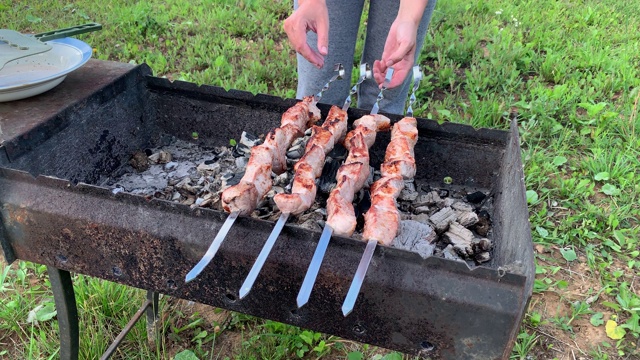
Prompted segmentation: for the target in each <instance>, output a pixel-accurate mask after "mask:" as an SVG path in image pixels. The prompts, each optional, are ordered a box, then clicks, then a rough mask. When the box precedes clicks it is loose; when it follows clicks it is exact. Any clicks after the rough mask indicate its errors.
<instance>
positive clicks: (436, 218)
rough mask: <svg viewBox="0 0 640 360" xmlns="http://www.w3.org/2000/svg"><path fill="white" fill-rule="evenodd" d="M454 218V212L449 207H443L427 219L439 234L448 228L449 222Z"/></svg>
mask: <svg viewBox="0 0 640 360" xmlns="http://www.w3.org/2000/svg"><path fill="white" fill-rule="evenodd" d="M455 220H456V213H455V211H453V209H452V208H450V207H445V208H443V209H441V210H440V211H438V212H436V213H435V214H433V215H431V217H430V218H429V221H431V224H433V227H434V228H435V229H436V231H437V232H438V233H439V234H440V233H442V232H444V231H446V230H447V229H448V228H449V224H450V223H451V222H453V221H455Z"/></svg>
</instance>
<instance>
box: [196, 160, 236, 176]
mask: <svg viewBox="0 0 640 360" xmlns="http://www.w3.org/2000/svg"><path fill="white" fill-rule="evenodd" d="M240 159H241V158H240ZM196 170H197V171H198V174H202V175H216V174H217V173H218V172H220V164H218V163H213V164H210V165H207V164H205V163H202V164H200V165H198V166H197V167H196Z"/></svg>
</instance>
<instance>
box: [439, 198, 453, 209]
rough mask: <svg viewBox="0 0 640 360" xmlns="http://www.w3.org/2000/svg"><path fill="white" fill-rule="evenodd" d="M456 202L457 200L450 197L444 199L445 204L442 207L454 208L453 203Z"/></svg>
mask: <svg viewBox="0 0 640 360" xmlns="http://www.w3.org/2000/svg"><path fill="white" fill-rule="evenodd" d="M455 202H456V199H454V198H450V197H448V198H446V199H444V202H443V203H442V207H443V208H445V207H452V206H453V203H455Z"/></svg>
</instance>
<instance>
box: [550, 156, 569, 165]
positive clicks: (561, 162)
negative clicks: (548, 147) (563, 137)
mask: <svg viewBox="0 0 640 360" xmlns="http://www.w3.org/2000/svg"><path fill="white" fill-rule="evenodd" d="M566 162H567V158H566V157H564V156H556V157H554V158H553V165H555V166H561V165H564V163H566Z"/></svg>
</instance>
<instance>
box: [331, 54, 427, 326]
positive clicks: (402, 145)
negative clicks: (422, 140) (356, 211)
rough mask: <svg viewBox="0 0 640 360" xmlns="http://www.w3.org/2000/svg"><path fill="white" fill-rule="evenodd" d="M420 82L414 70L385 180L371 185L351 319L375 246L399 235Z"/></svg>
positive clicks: (412, 163)
mask: <svg viewBox="0 0 640 360" xmlns="http://www.w3.org/2000/svg"><path fill="white" fill-rule="evenodd" d="M421 79H422V73H421V72H420V68H419V67H418V66H414V67H413V91H412V92H411V97H410V98H409V106H408V108H407V112H406V116H405V117H404V118H403V119H402V120H400V121H398V122H397V123H395V124H394V125H393V130H392V131H391V141H390V142H389V145H387V150H386V152H385V155H384V162H383V163H382V164H381V165H380V173H381V176H382V177H381V178H380V179H378V180H376V181H375V182H374V183H373V185H371V207H370V208H369V210H368V211H367V212H366V214H365V215H364V221H365V223H364V229H363V232H362V238H363V240H366V241H367V247H366V248H365V251H364V254H363V255H362V259H361V260H360V263H359V264H358V269H357V270H356V274H355V275H354V277H353V281H352V282H351V286H350V287H349V292H348V293H347V296H346V298H345V300H344V303H343V304H342V314H343V315H344V316H347V315H349V314H350V313H351V311H352V310H353V307H354V305H355V302H356V299H357V298H358V294H359V292H360V288H361V286H362V282H363V281H364V277H365V275H366V274H367V269H368V268H369V264H370V263H371V258H372V257H373V253H374V251H375V249H376V245H377V244H378V243H380V244H382V245H385V246H389V245H391V242H392V241H393V239H394V238H395V237H396V236H397V235H398V229H399V226H400V212H399V211H398V204H397V202H396V198H397V197H398V195H400V191H402V189H403V188H404V180H409V179H413V177H414V176H415V174H416V160H415V153H414V147H415V145H416V142H417V141H418V127H417V124H418V123H417V120H416V119H415V118H414V117H413V108H412V105H413V104H414V103H415V101H416V95H415V94H416V90H417V89H418V86H419V84H420V80H421Z"/></svg>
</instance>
